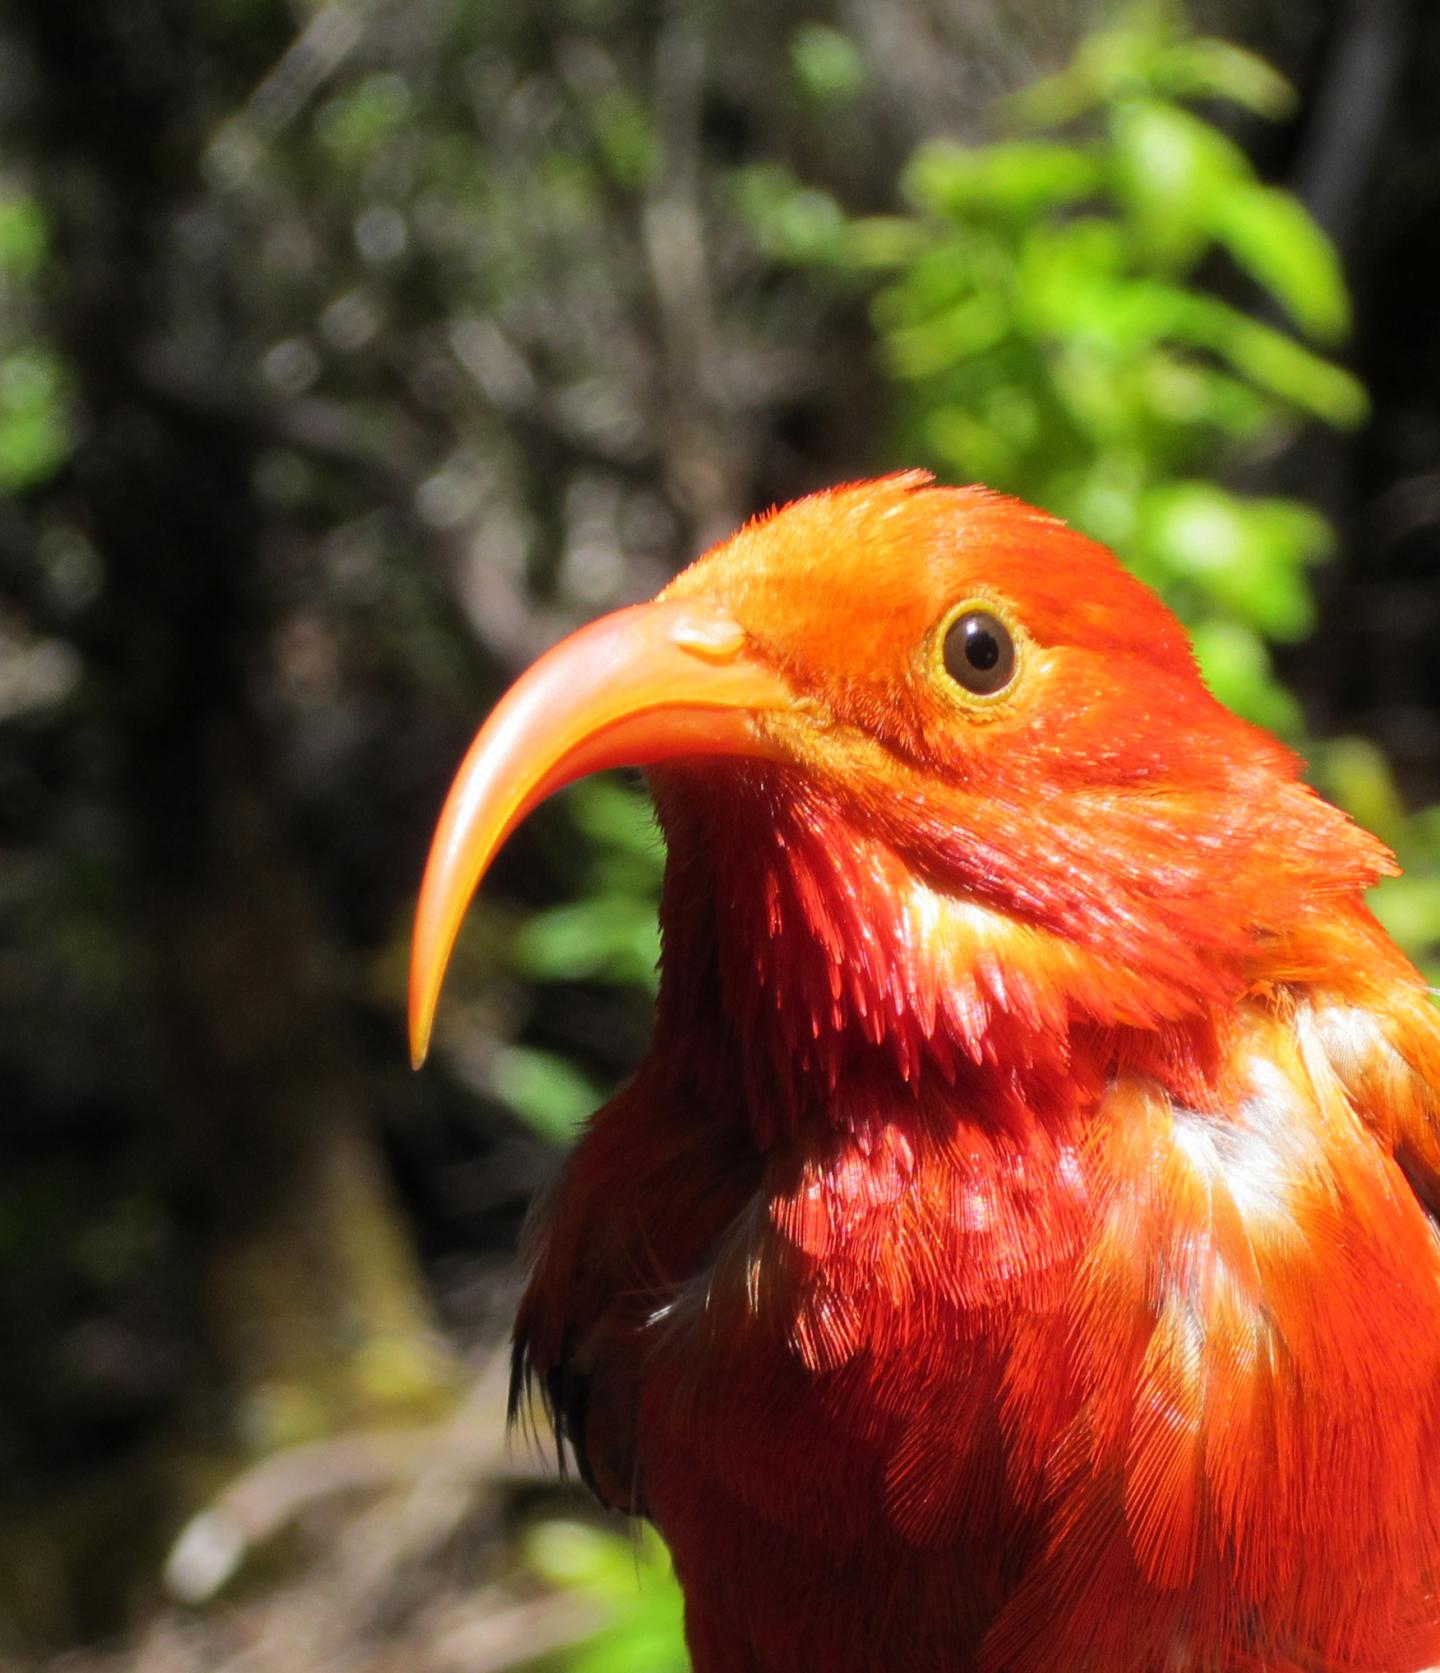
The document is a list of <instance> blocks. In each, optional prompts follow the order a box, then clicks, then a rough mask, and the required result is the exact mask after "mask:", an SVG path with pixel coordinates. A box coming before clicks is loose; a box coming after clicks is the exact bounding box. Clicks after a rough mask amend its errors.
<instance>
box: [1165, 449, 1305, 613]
mask: <svg viewBox="0 0 1440 1673" xmlns="http://www.w3.org/2000/svg"><path fill="white" fill-rule="evenodd" d="M1140 539H1141V543H1142V545H1143V546H1144V548H1145V550H1146V552H1147V553H1148V554H1149V556H1150V557H1151V558H1152V559H1153V560H1154V561H1156V562H1157V563H1159V564H1160V565H1162V566H1163V567H1164V569H1166V570H1167V571H1168V572H1169V573H1171V574H1173V575H1175V576H1177V577H1180V578H1183V579H1185V580H1188V581H1190V582H1192V583H1194V584H1195V585H1197V586H1198V587H1200V588H1201V589H1202V590H1203V592H1204V593H1205V594H1206V595H1207V596H1208V597H1209V598H1210V599H1211V600H1212V602H1213V603H1214V604H1216V605H1218V606H1220V607H1221V608H1222V609H1223V610H1225V611H1226V612H1227V613H1230V614H1233V615H1236V616H1238V617H1240V619H1241V620H1243V621H1246V622H1248V623H1249V624H1250V625H1251V626H1252V627H1254V628H1256V629H1258V630H1259V631H1260V632H1261V633H1263V634H1265V636H1266V637H1267V638H1270V639H1286V640H1288V639H1298V638H1300V637H1302V636H1303V635H1304V634H1305V633H1306V632H1307V631H1308V630H1309V628H1310V626H1311V624H1312V621H1313V617H1314V606H1313V601H1312V599H1311V596H1310V589H1309V586H1308V585H1307V583H1306V581H1305V578H1304V574H1303V566H1305V565H1307V564H1310V563H1314V562H1316V561H1318V560H1319V559H1320V558H1323V557H1325V556H1326V555H1328V553H1329V551H1330V548H1331V545H1332V541H1333V537H1332V535H1331V532H1330V525H1329V524H1328V523H1327V522H1326V521H1325V519H1324V518H1323V517H1321V516H1320V514H1319V513H1318V512H1315V511H1312V510H1311V509H1310V508H1309V507H1308V506H1305V505H1301V504H1299V503H1298V502H1296V501H1293V500H1275V499H1271V500H1246V499H1241V498H1239V497H1237V496H1236V495H1234V494H1229V493H1226V491H1225V490H1224V489H1223V488H1217V487H1215V486H1214V485H1213V484H1212V483H1208V482H1196V481H1191V482H1183V481H1182V482H1171V483H1165V484H1163V485H1161V486H1159V487H1155V488H1152V489H1151V490H1150V491H1149V493H1148V494H1146V496H1145V498H1144V502H1143V504H1142V507H1141V517H1140Z"/></svg>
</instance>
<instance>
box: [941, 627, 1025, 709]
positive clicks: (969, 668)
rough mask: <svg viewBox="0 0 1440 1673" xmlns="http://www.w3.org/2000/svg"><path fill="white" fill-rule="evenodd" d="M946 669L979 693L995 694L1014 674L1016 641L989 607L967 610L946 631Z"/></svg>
mask: <svg viewBox="0 0 1440 1673" xmlns="http://www.w3.org/2000/svg"><path fill="white" fill-rule="evenodd" d="M945 671H946V673H948V674H949V676H950V678H951V679H952V680H954V681H955V683H956V684H957V685H962V686H964V688H965V689H966V691H969V692H973V693H974V695H975V696H976V697H993V696H994V695H995V693H996V692H997V691H1003V690H1004V689H1005V687H1006V686H1007V685H1009V684H1010V682H1011V680H1013V679H1014V678H1015V641H1014V640H1013V639H1012V638H1011V637H1010V629H1009V628H1008V627H1006V625H1005V624H1004V622H1002V621H1001V620H1000V618H999V617H998V616H996V615H992V614H991V612H990V611H989V610H966V611H965V612H964V614H963V615H959V616H957V617H956V618H955V620H954V621H953V622H952V623H951V624H950V627H949V630H948V631H947V633H946V635H945Z"/></svg>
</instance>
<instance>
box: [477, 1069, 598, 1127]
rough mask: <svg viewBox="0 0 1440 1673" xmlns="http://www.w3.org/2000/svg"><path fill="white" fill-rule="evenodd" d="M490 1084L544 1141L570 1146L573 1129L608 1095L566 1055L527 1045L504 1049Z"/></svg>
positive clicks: (502, 1099)
mask: <svg viewBox="0 0 1440 1673" xmlns="http://www.w3.org/2000/svg"><path fill="white" fill-rule="evenodd" d="M490 1086H491V1089H492V1090H493V1092H494V1093H495V1096H496V1097H497V1098H499V1099H500V1100H501V1102H502V1103H506V1104H508V1105H509V1106H510V1108H511V1109H513V1110H514V1111H515V1113H516V1114H517V1115H518V1116H519V1117H520V1118H521V1120H522V1121H524V1123H525V1124H526V1126H527V1127H530V1128H531V1129H532V1130H533V1131H534V1132H536V1133H537V1134H539V1136H540V1137H541V1138H544V1139H550V1140H552V1141H553V1142H554V1143H556V1144H569V1143H570V1142H571V1141H572V1140H573V1139H574V1137H575V1129H576V1128H577V1127H578V1126H579V1125H580V1123H581V1122H582V1121H583V1120H584V1119H585V1118H586V1116H588V1115H590V1114H591V1113H592V1112H593V1111H594V1110H596V1109H598V1108H599V1106H600V1105H601V1104H602V1103H604V1101H605V1095H604V1094H603V1093H602V1092H601V1091H600V1089H599V1088H598V1087H597V1086H595V1085H594V1083H593V1082H592V1081H591V1080H590V1079H589V1078H588V1076H586V1075H585V1074H583V1073H582V1072H581V1071H580V1070H579V1069H577V1068H576V1067H575V1065H574V1064H573V1063H569V1062H567V1061H566V1060H565V1059H564V1058H563V1057H557V1056H556V1055H555V1054H554V1053H553V1052H548V1051H535V1050H532V1049H531V1048H530V1047H528V1046H504V1047H502V1048H501V1049H500V1050H499V1051H497V1052H496V1053H495V1056H494V1058H493V1059H492V1060H491V1063H490Z"/></svg>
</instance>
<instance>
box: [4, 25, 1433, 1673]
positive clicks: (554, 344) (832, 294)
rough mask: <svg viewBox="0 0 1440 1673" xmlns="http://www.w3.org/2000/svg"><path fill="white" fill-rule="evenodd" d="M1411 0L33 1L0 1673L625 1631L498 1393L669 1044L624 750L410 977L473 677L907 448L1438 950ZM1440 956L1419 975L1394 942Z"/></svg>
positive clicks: (10, 498)
mask: <svg viewBox="0 0 1440 1673" xmlns="http://www.w3.org/2000/svg"><path fill="white" fill-rule="evenodd" d="M1437 85H1440V12H1437V10H1436V9H1435V8H1434V7H1433V6H1432V5H1430V4H1429V3H1428V0H1193V4H1192V5H1191V6H1190V8H1189V10H1188V12H1187V11H1185V10H1182V8H1181V7H1180V5H1179V4H1178V3H1177V4H1162V3H1155V4H1151V5H1139V6H1133V5H1132V6H1129V7H1116V6H1113V5H1112V6H1108V7H1097V6H1091V5H1086V4H1083V3H1080V0H1069V3H1064V0H829V3H827V0H734V3H731V4H728V5H722V4H719V3H715V0H709V3H707V0H403V3H402V0H19V3H18V4H17V5H16V6H14V7H12V8H11V9H10V10H9V11H8V12H7V13H6V14H5V15H4V16H3V18H0V494H3V499H0V1345H3V1351H0V1667H3V1668H4V1669H5V1670H6V1673H16V1670H19V1669H27V1670H28V1669H39V1668H49V1667H56V1668H61V1667H63V1668H64V1669H65V1670H67V1673H127V1670H130V1669H137V1670H138V1669H143V1670H145V1673H200V1670H207V1673H208V1670H214V1669H225V1670H229V1673H282V1670H283V1673H340V1670H346V1673H350V1670H354V1673H385V1670H392V1669H393V1670H396V1673H398V1670H401V1669H404V1670H405V1673H452V1670H453V1673H486V1670H491V1669H501V1668H519V1667H536V1668H548V1669H553V1670H561V1669H570V1670H584V1673H630V1670H633V1673H652V1670H663V1669H672V1668H673V1669H677V1670H678V1669H682V1668H683V1667H684V1665H685V1662H684V1654H683V1649H682V1647H681V1644H680V1638H679V1628H678V1619H679V1617H678V1609H677V1605H676V1600H675V1596H674V1593H673V1590H672V1587H671V1584H670V1581H669V1579H668V1570H667V1565H666V1561H665V1557H664V1553H663V1551H662V1550H661V1549H660V1548H659V1546H658V1543H657V1542H656V1541H654V1539H653V1538H652V1537H651V1536H649V1535H648V1534H637V1533H636V1532H635V1531H634V1530H630V1529H627V1528H626V1527H624V1525H623V1524H619V1523H616V1522H613V1521H612V1522H609V1523H607V1522H606V1521H604V1520H603V1519H602V1518H599V1517H598V1516H596V1515H593V1514H592V1513H591V1512H590V1511H589V1509H587V1507H586V1504H585V1502H584V1500H583V1497H582V1496H580V1495H579V1494H577V1493H576V1492H574V1490H573V1489H572V1488H571V1487H570V1486H568V1485H567V1484H564V1483H562V1482H559V1481H558V1480H557V1479H556V1478H555V1476H554V1473H553V1470H552V1469H551V1466H550V1463H549V1461H548V1459H547V1457H546V1454H545V1452H544V1449H543V1448H540V1447H537V1446H532V1445H530V1444H529V1443H528V1442H527V1441H526V1440H525V1439H523V1438H521V1439H519V1440H517V1442H516V1444H515V1445H514V1446H513V1447H507V1445H506V1442H505V1438H504V1433H503V1400H504V1392H503V1391H504V1364H503V1362H504V1357H505V1348H504V1340H505V1334H506V1331H507V1328H508V1323H509V1315H510V1311H511V1307H512V1305H513V1300H514V1293H515V1285H516V1278H515V1273H514V1265H513V1252H514V1247H515V1243H516V1238H517V1233H518V1230H519V1227H520V1224H521V1220H522V1218H523V1215H524V1211H525V1208H526V1204H527V1202H528V1200H529V1198H530V1196H531V1194H532V1193H533V1192H534V1190H535V1189H536V1188H537V1186H538V1185H540V1184H541V1183H542V1182H543V1181H544V1180H545V1179H546V1178H547V1177H548V1175H549V1174H550V1173H551V1172H552V1171H553V1169H554V1167H555V1165H556V1159H557V1157H558V1156H559V1155H560V1154H562V1151H563V1146H564V1145H565V1143H566V1142H567V1139H568V1137H569V1136H570V1134H571V1133H572V1131H573V1129H574V1126H575V1124H576V1123H577V1121H579V1120H580V1119H581V1118H582V1117H583V1116H584V1115H585V1114H586V1113H587V1112H588V1111H589V1110H590V1109H592V1108H593V1107H594V1106H595V1105H596V1103H598V1102H599V1101H600V1100H602V1099H603V1098H604V1097H605V1096H606V1094H607V1092H608V1090H609V1089H611V1088H613V1086H614V1085H615V1084H616V1083H617V1081H618V1080H619V1079H620V1078H621V1077H623V1076H624V1075H625V1074H626V1073H627V1072H628V1070H629V1069H630V1068H631V1067H633V1065H634V1063H635V1062H636V1060H637V1058H638V1057H639V1055H640V1053H641V1052H642V1050H643V1048H644V1043H645V1040H646V1034H647V1028H648V1018H649V1005H650V999H651V991H652V984H653V970H654V960H655V952H656V946H655V934H654V927H653V921H652V898H653V893H654V889H655V885H656V882H657V878H658V874H659V870H660V866H661V860H662V857H661V854H660V853H659V850H658V844H657V840H656V838H655V835H654V833H653V830H652V828H651V826H650V824H649V822H648V817H647V813H646V809H645V804H644V801H643V797H642V796H641V795H640V794H639V792H638V788H637V786H636V785H635V784H633V783H630V784H627V783H624V782H622V781H621V780H619V779H618V778H617V779H616V780H614V781H609V780H605V781H597V782H594V783H591V784H587V785H584V786H581V787H579V788H578V789H577V790H576V791H575V792H573V793H572V794H570V795H569V796H567V797H565V798H561V799H560V800H558V801H557V802H555V803H554V804H552V805H549V806H547V807H546V808H545V809H544V810H543V811H541V812H540V813H538V814H537V815H536V816H535V817H534V818H533V819H532V820H530V821H529V822H528V823H527V825H526V826H525V828H524V830H523V831H522V832H521V833H520V834H519V836H518V837H517V838H516V839H515V840H514V841H512V843H511V844H510V845H509V846H508V848H507V849H506V850H505V853H504V855H503V856H502V858H501V860H500V862H499V865H498V866H497V868H496V871H495V873H494V876H493V879H492V881H491V882H490V883H489V884H488V885H487V888H486V890H485V893H484V896H483V898H482V900H481V901H480V902H479V903H478V904H477V907H476V909H475V910H474V912H473V913H472V915H471V919H470V923H469V927H468V929H467V931H466V934H465V937H464V939H463V941H462V944H461V947H460V949H459V952H458V955H457V961H456V965H455V968H454V973H453V975H452V977H451V981H450V984H449V986H448V988H447V995H446V1001H445V1004H444V1006H443V1008H442V1012H441V1017H440V1029H439V1034H438V1039H437V1048H436V1050H435V1053H434V1055H433V1057H432V1059H431V1062H430V1064H429V1065H428V1066H427V1068H426V1070H425V1072H424V1073H423V1074H422V1075H420V1076H412V1075H411V1073H410V1071H409V1069H408V1067H407V1061H406V1051H405V1045H404V1039H403V1033H402V1007H403V994H402V989H403V974H404V967H405V959H406V940H407V932H408V919H409V914H410V912H411V909H412V907H413V901H414V892H415V889H416V886H417V882H418V878H419V874H420V869H421V865H422V863H423V859H424V854H425V850H426V847H427V843H428V838H429V834H430V829H431V825H432V823H433V819H434V817H435V814H436V812H437V810H438V807H439V804H440V801H441V799H442V797H443V794H444V791H445V788H446V786H447V783H448V781H449V777H450V775H451V773H452V771H453V769H454V767H455V765H456V763H457V762H458V759H459V757H460V754H461V753H462V751H463V749H464V746H465V745H466V743H467V742H468V740H469V737H470V736H471V734H472V733H473V731H474V729H475V727H476V726H477V724H478V723H479V721H480V719H481V718H482V717H483V715H484V713H485V711H486V709H487V707H488V706H489V705H490V703H492V702H493V700H494V699H495V697H496V696H497V694H498V693H499V691H500V690H501V689H502V688H503V686H504V685H505V684H506V683H507V682H508V680H509V679H510V678H512V677H513V676H514V674H515V673H516V672H518V671H519V669H521V668H522V667H523V666H524V665H525V664H526V663H527V662H528V661H529V660H530V659H531V658H533V657H534V655H535V654H536V653H537V652H539V651H540V650H542V649H543V648H544V647H545V646H546V645H548V644H549V643H551V642H552V641H553V640H554V639H556V638H557V637H558V636H559V635H560V634H562V633H563V632H565V631H566V630H568V629H569V628H571V627H573V626H575V625H576V624H578V623H579V622H581V621H582V620H585V619H587V618H589V617H591V616H593V615H595V614H597V613H599V612H601V611H604V610H607V609H611V608H614V607H615V606H618V605H620V604H623V603H627V602H631V601H633V600H636V599H639V598H643V597H645V596H647V595H649V594H650V593H652V592H653V591H655V589H656V588H657V587H658V586H659V585H661V584H662V583H663V582H664V581H665V579H666V578H667V577H668V576H669V575H670V574H671V573H672V572H673V571H674V570H675V569H676V568H677V567H678V566H679V565H681V564H682V563H684V562H685V561H687V560H688V558H689V557H691V556H693V555H694V554H695V553H696V552H698V551H699V550H700V549H701V548H703V547H704V546H705V545H706V544H707V543H709V542H711V541H713V540H715V539H717V538H719V537H720V536H723V535H724V534H725V533H727V532H728V531H729V530H730V529H731V528H732V527H733V526H734V525H735V524H736V523H737V522H738V521H739V520H741V519H742V518H744V517H745V516H747V515H748V514H750V513H752V512H754V511H756V510H758V509H761V508H764V507H765V506H767V505H769V504H772V503H774V502H775V501H777V500H784V499H787V498H790V497H792V496H794V495H795V494H798V493H801V492H804V491H806V490H808V489H811V488H814V487H818V486H821V485H824V484H827V483H830V482H834V481H838V480H844V479H850V478H854V477H857V476H863V475H867V474H873V473H875V472H877V471H879V470H881V469H885V468H892V467H896V466H901V465H928V466H930V467H932V468H933V469H934V470H935V471H937V472H938V473H939V475H940V476H941V477H942V478H944V479H946V480H950V481H957V482H964V481H971V480H976V479H979V480H984V481H987V482H989V483H990V484H992V485H993V486H995V487H997V488H1004V489H1009V490H1013V491H1015V492H1018V493H1020V494H1022V495H1024V496H1026V497H1028V498H1030V499H1032V500H1035V501H1037V502H1038V503H1040V504H1041V505H1044V506H1046V507H1048V508H1049V509H1051V510H1053V511H1055V512H1058V513H1060V514H1061V515H1063V516H1065V517H1068V518H1070V519H1071V520H1073V521H1074V522H1076V523H1077V524H1078V525H1079V526H1081V527H1083V528H1084V529H1086V530H1088V531H1089V532H1091V533H1093V534H1095V535H1097V536H1099V537H1100V538H1102V539H1104V540H1105V541H1107V542H1109V543H1111V544H1112V545H1113V546H1115V548H1116V549H1117V550H1118V551H1119V552H1120V553H1121V554H1122V556H1123V557H1124V558H1125V560H1126V561H1127V562H1128V563H1129V564H1131V565H1132V566H1133V567H1134V568H1135V569H1136V570H1137V571H1138V572H1139V573H1140V574H1142V575H1143V576H1144V577H1145V578H1146V579H1148V580H1149V581H1151V582H1152V583H1153V584H1155V585H1157V586H1158V587H1160V588H1161V589H1162V590H1163V591H1164V592H1165V594H1166V596H1167V597H1168V598H1169V599H1170V600H1171V602H1172V603H1173V604H1174V605H1175V607H1176V608H1177V609H1179V610H1180V611H1181V613H1182V614H1183V615H1184V616H1185V618H1186V620H1187V621H1188V622H1189V623H1190V624H1191V626H1192V628H1193V629H1194V631H1195V634H1196V641H1197V646H1198V649H1199V652H1200V655H1201V658H1202V661H1203V663H1204V666H1205V669H1206V672H1207V674H1208V676H1209V678H1210V679H1211V681H1212V683H1213V684H1214V686H1215V688H1216V689H1217V690H1218V691H1219V692H1220V694H1221V695H1222V696H1223V697H1224V698H1225V700H1226V701H1228V702H1230V703H1232V704H1233V705H1234V706H1236V707H1238V708H1239V709H1241V710H1242V711H1244V712H1245V713H1247V714H1250V715H1252V716H1253V717H1255V718H1257V719H1259V720H1261V721H1262V722H1263V723H1264V724H1266V725H1267V726H1270V727H1272V728H1274V729H1276V730H1278V731H1279V732H1281V733H1282V734H1284V735H1285V736H1287V737H1288V738H1290V739H1291V740H1292V741H1293V742H1294V743H1295V744H1296V745H1297V747H1299V748H1301V749H1302V751H1303V752H1304V753H1305V755H1306V757H1307V759H1308V760H1309V761H1310V763H1311V771H1312V775H1313V776H1314V778H1315V780H1316V782H1317V783H1319V784H1320V785H1321V786H1322V787H1323V788H1324V789H1325V790H1326V792H1327V793H1328V794H1330V795H1332V796H1334V797H1336V798H1337V799H1339V800H1340V801H1341V802H1343V803H1344V804H1345V805H1347V806H1349V807H1350V808H1351V809H1352V810H1353V811H1355V813H1356V814H1357V815H1358V817H1360V818H1361V819H1362V820H1363V821H1364V822H1365V823H1367V824H1369V825H1370V826H1372V827H1373V828H1374V829H1376V830H1377V831H1379V832H1380V833H1381V834H1382V835H1383V836H1384V837H1385V838H1386V839H1387V840H1388V841H1389V842H1390V843H1391V844H1392V845H1393V846H1394V847H1395V848H1396V849H1397V850H1398V851H1399V853H1400V855H1401V858H1402V860H1403V861H1404V862H1405V865H1406V868H1407V874H1406V876H1405V877H1404V878H1403V879H1401V880H1399V881H1396V882H1394V883H1392V884H1388V885H1386V886H1385V887H1384V888H1383V889H1382V890H1381V891H1379V892H1378V894H1377V897H1376V905H1377V910H1379V911H1380V912H1381V914H1382V916H1383V917H1384V918H1385V920H1386V922H1387V923H1388V924H1389V925H1390V927H1391V928H1392V930H1393V932H1394V933H1395V934H1396V935H1397V936H1398V937H1399V938H1400V940H1401V941H1402V942H1403V943H1404V945H1405V946H1406V947H1407V948H1408V949H1409V951H1410V952H1411V953H1412V955H1413V956H1414V957H1415V958H1416V959H1417V960H1418V961H1419V962H1420V963H1421V964H1422V965H1423V966H1425V967H1426V968H1427V969H1429V970H1430V971H1432V972H1435V971H1440V807H1437V806H1436V805H1435V804H1437V802H1440V568H1437V562H1440V316H1437V310H1436V307H1435V301H1434V298H1435V289H1436V285H1435V275H1436V270H1437V261H1440V105H1437V101H1436V97H1435V91H1434V90H1435V87H1436V86H1437ZM1432 979H1440V977H1435V976H1432Z"/></svg>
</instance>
